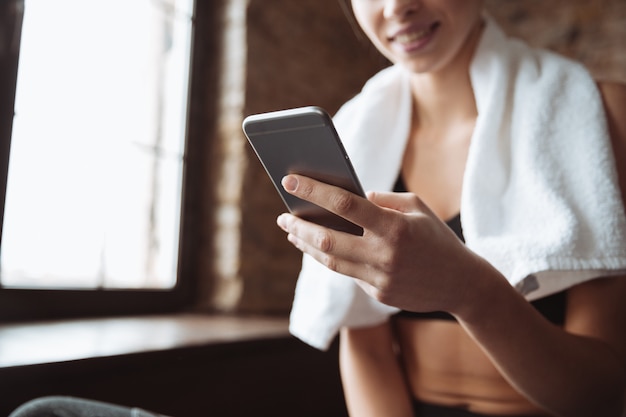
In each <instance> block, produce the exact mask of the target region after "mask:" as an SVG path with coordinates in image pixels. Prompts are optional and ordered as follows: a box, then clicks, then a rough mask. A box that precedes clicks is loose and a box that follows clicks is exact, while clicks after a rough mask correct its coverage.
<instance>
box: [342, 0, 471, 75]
mask: <svg viewBox="0 0 626 417" xmlns="http://www.w3.org/2000/svg"><path fill="white" fill-rule="evenodd" d="M351 1H352V8H353V10H354V15H355V17H356V19H357V21H358V22H359V25H360V26H361V28H362V29H363V31H364V32H365V34H366V35H367V37H368V38H369V39H370V40H371V41H372V43H373V44H374V45H375V46H376V48H377V49H378V50H379V51H380V52H381V53H382V54H383V55H385V56H386V57H387V58H388V59H389V60H390V61H391V62H393V63H399V64H402V65H404V66H405V67H407V68H408V69H409V70H411V71H413V72H417V73H425V72H435V71H438V70H440V69H442V68H445V67H446V65H448V64H449V63H450V62H452V60H453V59H454V58H455V57H456V56H457V55H459V53H460V52H461V51H462V48H463V47H464V45H466V44H468V42H466V41H467V40H468V38H469V37H470V36H471V35H472V34H474V33H476V30H477V29H478V27H479V24H480V22H481V12H482V9H483V1H482V0H351Z"/></svg>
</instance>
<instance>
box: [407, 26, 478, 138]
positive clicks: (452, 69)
mask: <svg viewBox="0 0 626 417" xmlns="http://www.w3.org/2000/svg"><path fill="white" fill-rule="evenodd" d="M482 27H483V25H479V27H477V28H476V30H474V31H473V33H472V35H471V36H469V37H468V39H467V41H466V44H465V45H464V46H463V48H461V53H459V54H457V55H456V56H455V57H454V58H453V59H452V61H451V62H450V63H449V64H448V65H446V66H445V67H444V68H442V69H440V70H438V71H433V72H429V73H424V74H414V75H413V76H412V79H411V88H412V91H413V100H414V106H415V111H414V114H415V115H416V117H417V118H418V121H419V124H420V125H421V126H424V125H428V126H437V125H438V126H442V125H444V126H445V125H446V124H449V123H451V122H452V121H459V120H468V119H471V120H473V119H475V118H476V115H477V110H476V102H475V99H474V91H473V89H472V83H471V80H470V75H469V68H470V65H471V62H472V59H473V56H474V51H475V50H476V47H477V45H478V41H479V40H480V36H481V33H482Z"/></svg>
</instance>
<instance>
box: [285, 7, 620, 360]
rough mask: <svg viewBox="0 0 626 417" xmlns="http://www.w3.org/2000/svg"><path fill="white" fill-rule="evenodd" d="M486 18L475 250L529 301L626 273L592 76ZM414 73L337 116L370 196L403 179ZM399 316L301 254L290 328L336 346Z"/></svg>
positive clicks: (385, 73)
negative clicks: (346, 333) (352, 333)
mask: <svg viewBox="0 0 626 417" xmlns="http://www.w3.org/2000/svg"><path fill="white" fill-rule="evenodd" d="M486 21H487V23H486V27H485V29H484V32H483V35H482V38H481V41H480V43H479V45H478V47H477V51H476V53H475V56H474V59H473V61H472V64H471V66H470V78H471V83H472V88H473V91H474V96H475V99H476V106H477V109H478V118H477V120H476V126H475V129H474V133H473V135H472V138H471V143H470V148H469V152H468V157H467V164H466V168H465V173H464V178H463V191H462V195H461V219H462V223H463V234H464V237H465V241H466V245H467V246H468V247H469V248H470V249H472V250H473V251H474V252H476V253H477V254H479V255H480V256H482V257H483V258H485V259H486V260H488V261H489V262H490V263H491V264H492V265H493V266H494V267H495V268H497V269H498V270H499V271H500V272H501V273H502V274H503V276H504V277H505V278H506V279H507V280H508V281H509V282H510V284H511V285H512V286H514V287H515V288H516V289H517V290H518V291H519V292H520V293H522V294H523V295H524V296H526V298H527V299H528V300H533V299H537V298H541V297H544V296H547V295H549V294H553V293H555V292H559V291H562V290H564V289H567V288H569V287H571V286H573V285H576V284H578V283H581V282H585V281H587V280H590V279H594V278H598V277H606V276H611V275H617V274H622V273H625V272H626V218H625V215H624V207H623V205H622V200H621V195H620V191H619V187H618V180H617V171H616V168H615V160H614V156H613V153H612V148H611V143H610V137H609V134H608V127H607V123H606V117H605V114H604V108H603V104H602V99H601V96H600V94H599V91H598V89H597V86H596V84H595V82H594V80H593V79H592V78H591V76H590V75H589V73H588V72H587V70H586V69H585V68H584V67H583V66H582V65H580V64H578V63H576V62H573V61H570V60H568V59H565V58H563V57H560V56H558V55H556V54H554V53H551V52H548V51H545V50H540V49H533V48H531V47H529V46H528V45H526V44H525V43H523V42H521V41H519V40H515V39H511V38H508V37H506V36H505V34H504V33H503V32H502V31H501V30H500V28H499V27H498V26H497V25H496V24H495V22H493V21H492V20H491V19H490V18H489V17H487V18H486ZM409 77H410V75H409V74H408V73H407V72H406V71H405V70H404V69H403V68H402V67H400V66H391V67H389V68H386V69H384V70H382V71H381V72H379V73H378V74H376V75H375V76H374V77H373V78H371V79H370V80H369V81H368V82H367V83H366V84H365V86H364V87H363V89H362V91H361V92H360V93H359V94H358V95H357V96H355V97H354V98H353V99H352V100H350V101H349V102H347V103H346V104H345V105H344V106H343V107H342V108H341V109H340V110H339V112H338V113H337V114H336V115H335V117H334V121H335V124H336V127H337V131H338V132H339V135H340V137H341V138H342V141H343V143H344V146H345V148H346V151H347V152H348V155H349V156H350V159H351V160H352V163H353V165H354V167H355V170H356V172H357V174H358V176H359V178H360V180H361V183H362V185H363V187H364V188H365V189H366V190H377V191H390V190H392V188H393V185H394V183H395V181H396V179H397V177H398V175H399V172H400V168H401V163H402V158H403V153H404V149H405V146H406V142H407V139H408V137H409V129H410V127H411V112H412V96H411V90H410V86H409ZM415 273H416V275H417V274H419V271H415ZM396 311H398V310H397V309H396V308H394V307H390V306H387V305H384V304H382V303H380V302H378V301H376V300H374V299H373V298H371V297H369V296H367V295H366V294H365V293H364V292H363V290H362V289H361V288H360V287H359V286H358V285H357V284H356V283H355V282H354V279H353V278H350V277H347V276H344V275H341V274H337V273H335V272H332V271H330V270H328V269H326V268H325V267H324V266H322V265H321V264H319V263H317V261H315V260H314V259H312V258H311V257H309V256H308V255H304V257H303V264H302V270H301V272H300V276H299V278H298V284H297V287H296V294H295V299H294V303H293V308H292V311H291V317H290V331H291V333H292V334H293V335H295V336H296V337H298V338H300V339H301V340H303V341H304V342H306V343H308V344H310V345H312V346H314V347H316V348H318V349H327V348H328V346H329V345H330V343H331V342H332V340H333V339H334V337H335V336H336V334H337V332H338V330H339V329H340V328H341V327H343V326H350V327H358V326H369V325H375V324H379V323H381V322H383V321H385V320H387V318H388V317H389V316H390V315H391V314H393V313H395V312H396Z"/></svg>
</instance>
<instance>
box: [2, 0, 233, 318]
mask: <svg viewBox="0 0 626 417" xmlns="http://www.w3.org/2000/svg"><path fill="white" fill-rule="evenodd" d="M221 5H222V2H221V1H218V2H202V1H197V0H196V1H194V5H193V18H192V29H191V56H190V57H189V58H190V65H189V83H188V91H187V104H188V105H187V115H186V120H187V126H186V134H185V145H184V146H185V148H184V159H183V160H184V167H183V183H182V196H181V202H182V203H181V204H182V207H181V222H180V234H179V254H178V271H177V282H176V285H175V286H174V287H173V288H172V289H167V290H152V289H145V290H144V289H141V290H134V289H132V290H126V289H123V290H118V289H95V290H94V289H88V290H60V289H15V288H2V287H1V285H0V322H7V321H21V320H41V319H53V318H69V317H91V316H114V315H135V314H149V313H167V312H174V311H181V310H184V309H189V308H192V307H193V306H194V304H195V303H196V302H197V296H196V294H197V292H198V291H197V290H198V286H199V282H200V277H199V275H200V273H199V263H198V260H199V259H200V256H201V254H200V251H201V248H200V245H199V243H200V239H201V236H200V232H199V231H198V227H197V222H199V221H204V218H203V216H206V215H207V214H210V212H209V211H207V210H204V209H203V206H204V205H205V204H204V203H203V201H200V200H199V198H198V197H197V195H198V194H201V193H199V192H194V190H200V189H202V188H204V187H205V185H206V183H205V182H204V181H206V180H205V179H203V178H202V176H203V175H204V170H203V169H202V166H203V165H204V163H205V161H206V157H207V156H208V155H209V153H208V152H207V151H208V145H207V144H206V140H204V139H205V138H204V137H202V134H201V132H202V131H203V129H205V128H206V125H207V123H209V124H210V123H211V121H210V120H209V121H207V120H205V119H206V116H204V114H206V113H205V112H204V111H202V108H203V107H204V106H206V105H207V99H206V93H204V94H203V93H202V91H203V90H206V85H207V84H211V83H215V82H216V77H215V76H210V77H208V79H207V78H206V77H205V79H204V80H202V79H201V77H194V74H206V73H207V72H208V73H209V75H215V71H214V70H213V72H211V68H214V67H215V65H214V64H212V63H210V62H209V61H208V59H207V55H208V54H209V53H208V51H215V50H216V49H215V48H213V49H208V50H207V49H206V40H207V39H211V38H214V36H212V35H215V34H217V33H218V32H217V31H219V30H220V28H219V25H217V26H216V25H211V24H212V23H215V21H217V19H216V18H215V17H214V16H215V14H216V13H215V12H217V11H219V9H220V8H221ZM23 10H24V0H10V1H8V2H2V5H1V6H0V24H1V25H0V28H2V29H0V250H1V245H2V224H3V220H4V204H5V196H6V186H7V175H8V164H9V157H10V155H9V154H10V146H11V132H12V125H13V115H14V104H15V90H16V82H17V69H18V60H19V40H20V37H21V24H22V20H23ZM199 14H202V19H198V16H199ZM207 18H208V19H207ZM198 21H202V22H203V23H205V24H203V25H198ZM207 31H211V33H208V32H207ZM207 35H209V36H207ZM198 39H203V40H204V41H201V42H197V40H198ZM3 43H4V45H3ZM11 46H12V47H11ZM205 249H206V248H205ZM205 256H206V255H205ZM207 278H208V279H209V280H210V277H207ZM207 278H203V279H207Z"/></svg>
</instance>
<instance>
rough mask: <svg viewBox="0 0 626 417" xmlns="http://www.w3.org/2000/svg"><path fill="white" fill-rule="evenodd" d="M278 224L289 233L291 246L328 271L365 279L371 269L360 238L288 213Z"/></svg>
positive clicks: (280, 218)
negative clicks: (364, 255) (365, 257)
mask: <svg viewBox="0 0 626 417" xmlns="http://www.w3.org/2000/svg"><path fill="white" fill-rule="evenodd" d="M276 223H277V224H278V226H279V227H280V228H281V229H283V230H284V231H285V232H287V233H288V235H287V239H288V240H289V242H291V244H293V245H294V246H295V247H296V248H298V249H299V250H300V251H302V252H304V253H307V254H309V255H311V256H312V257H313V258H315V259H316V260H317V261H318V262H320V263H321V264H323V265H325V266H326V267H327V268H328V269H330V270H332V271H335V272H339V273H341V274H344V275H348V276H351V277H359V278H363V274H364V273H365V271H366V270H367V269H368V267H367V265H366V264H365V263H364V262H363V257H362V255H361V254H360V252H361V249H362V248H361V246H362V239H361V238H360V237H359V236H354V235H351V234H347V233H342V232H337V231H335V230H332V229H328V228H326V227H323V226H319V225H316V224H314V223H311V222H308V221H306V220H302V219H300V218H299V217H297V216H294V215H292V214H288V213H284V214H281V215H280V216H279V217H278V219H277V221H276Z"/></svg>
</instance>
